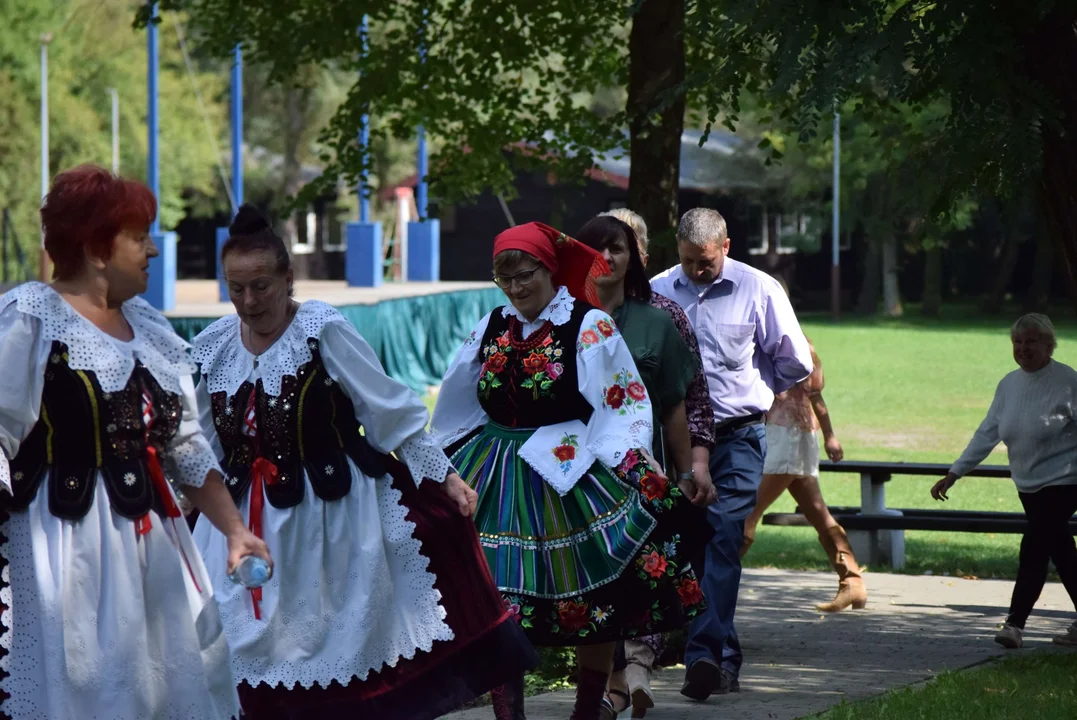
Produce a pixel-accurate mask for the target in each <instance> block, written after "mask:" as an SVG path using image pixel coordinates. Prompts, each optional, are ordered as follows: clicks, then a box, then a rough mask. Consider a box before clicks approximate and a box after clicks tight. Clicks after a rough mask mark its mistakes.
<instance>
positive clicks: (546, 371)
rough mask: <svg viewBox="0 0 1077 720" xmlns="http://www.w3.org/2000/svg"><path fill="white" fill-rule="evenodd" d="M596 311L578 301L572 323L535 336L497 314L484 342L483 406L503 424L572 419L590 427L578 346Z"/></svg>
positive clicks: (521, 425) (553, 422) (524, 425)
mask: <svg viewBox="0 0 1077 720" xmlns="http://www.w3.org/2000/svg"><path fill="white" fill-rule="evenodd" d="M591 310H594V307H592V306H591V305H588V304H587V303H585V302H582V301H580V300H576V301H575V302H573V305H572V314H571V316H570V317H569V320H568V322H566V323H565V324H563V325H554V324H553V323H552V322H547V323H545V324H543V325H542V326H540V327H539V329H538V330H536V331H535V332H533V333H532V334H531V335H530V336H529V337H526V338H524V337H522V332H523V327H522V324H521V323H520V322H519V321H518V320H517V319H516V318H515V317H505V316H504V315H503V314H502V311H501V308H498V309H497V310H494V311H493V313H491V315H490V321H489V323H488V324H487V326H486V332H485V333H484V334H483V337H482V345H481V346H480V350H479V353H480V357H481V358H482V361H483V365H482V370H481V371H480V374H479V387H478V395H479V404H480V405H481V406H482V409H483V410H485V411H486V414H487V415H488V416H489V417H490V419H491V420H493V421H494V422H495V423H497V424H498V425H503V426H505V427H515V428H538V427H544V426H547V425H556V424H557V423H561V422H566V421H568V420H582V421H583V422H585V423H586V422H587V421H588V420H590V419H591V413H592V412H593V410H592V408H591V405H590V403H588V402H587V400H586V398H584V397H583V395H582V394H581V393H580V385H579V369H578V368H577V366H576V342H577V339H578V337H579V334H580V328H581V326H582V325H583V319H584V317H585V316H586V315H587V313H588V312H590V311H591Z"/></svg>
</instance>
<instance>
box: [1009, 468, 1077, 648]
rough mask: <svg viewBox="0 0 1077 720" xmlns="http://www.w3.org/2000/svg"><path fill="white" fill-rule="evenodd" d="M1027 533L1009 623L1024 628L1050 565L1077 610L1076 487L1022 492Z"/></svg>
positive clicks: (1022, 541)
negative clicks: (1073, 531) (1072, 530)
mask: <svg viewBox="0 0 1077 720" xmlns="http://www.w3.org/2000/svg"><path fill="white" fill-rule="evenodd" d="M1018 495H1019V496H1020V498H1021V504H1022V505H1024V506H1025V517H1026V518H1028V531H1027V532H1025V534H1024V536H1023V537H1022V538H1021V556H1020V562H1019V565H1018V568H1017V582H1016V583H1015V584H1014V586H1013V597H1012V598H1011V599H1010V615H1009V617H1008V618H1007V619H1006V622H1008V623H1010V624H1011V625H1015V626H1017V627H1019V628H1024V627H1025V621H1026V620H1028V616H1029V614H1030V613H1031V612H1032V608H1033V606H1034V605H1035V604H1036V601H1037V600H1039V598H1040V592H1041V591H1042V590H1043V584H1044V583H1045V582H1047V562H1048V561H1051V562H1054V564H1055V569H1056V570H1057V571H1058V576H1059V578H1061V580H1062V585H1063V586H1064V587H1065V588H1066V592H1067V593H1069V596H1070V600H1072V601H1073V603H1074V607H1075V608H1077V545H1075V544H1074V542H1073V535H1071V534H1070V531H1069V527H1068V523H1069V521H1070V518H1071V517H1073V514H1074V513H1075V512H1077V485H1049V486H1048V487H1045V488H1043V489H1042V490H1037V491H1036V492H1032V493H1023V492H1019V493H1018Z"/></svg>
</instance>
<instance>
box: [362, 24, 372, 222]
mask: <svg viewBox="0 0 1077 720" xmlns="http://www.w3.org/2000/svg"><path fill="white" fill-rule="evenodd" d="M369 31H370V23H369V20H368V19H367V16H366V15H364V16H363V24H362V25H360V26H359V38H360V45H361V47H362V50H361V52H362V53H363V57H364V58H365V57H366V54H367V49H368V47H367V37H368V33H369ZM359 80H360V82H362V77H361V76H360V79H359ZM359 144H360V145H361V146H362V148H363V168H364V169H363V172H364V174H365V173H366V165H367V158H369V157H370V151H369V148H368V146H369V145H370V116H369V115H367V114H366V113H363V116H362V117H361V118H360V119H359ZM359 222H361V223H368V222H370V188H369V187H368V185H367V183H366V180H365V175H364V179H361V180H360V181H359Z"/></svg>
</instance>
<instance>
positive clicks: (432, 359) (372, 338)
mask: <svg viewBox="0 0 1077 720" xmlns="http://www.w3.org/2000/svg"><path fill="white" fill-rule="evenodd" d="M504 303H505V295H504V294H503V293H502V292H501V291H500V290H498V289H497V288H496V287H494V288H490V289H488V290H460V291H457V292H448V293H438V294H436V295H420V296H417V297H409V298H399V299H394V300H383V301H382V302H379V303H377V304H375V305H345V306H343V307H339V308H337V309H338V310H340V312H341V314H342V315H344V317H346V318H348V320H350V321H351V323H352V324H353V325H355V327H356V328H357V329H358V330H359V333H360V334H361V335H362V336H363V337H364V338H365V339H366V341H367V342H368V343H370V345H371V347H373V348H374V352H376V353H377V354H378V357H379V358H380V359H381V362H382V364H383V365H384V366H385V371H386V372H387V373H389V375H390V376H392V377H394V378H396V379H397V380H400V381H401V382H404V383H407V384H408V385H409V386H411V388H412V389H413V390H415V391H416V392H420V393H423V392H425V391H426V388H427V387H429V386H431V385H438V384H440V383H441V378H442V377H443V376H444V375H445V371H446V370H447V369H448V367H449V363H450V362H452V359H453V356H454V355H455V354H456V351H457V350H458V349H459V348H460V345H461V344H462V343H463V342H464V339H465V338H466V337H467V335H468V333H470V332H471V330H472V329H473V328H474V327H475V324H476V323H478V322H479V320H481V319H482V316H483V315H485V314H486V313H488V312H490V311H491V310H493V309H494V308H495V307H497V306H499V305H503V304H504ZM214 319H215V318H191V317H187V318H169V320H170V321H171V322H172V327H174V328H175V329H176V332H177V333H179V334H180V336H182V337H184V338H186V339H187V340H192V339H193V338H194V336H195V335H197V334H198V333H200V332H201V331H202V330H204V329H205V328H206V327H208V326H209V324H210V323H212V322H213V321H214Z"/></svg>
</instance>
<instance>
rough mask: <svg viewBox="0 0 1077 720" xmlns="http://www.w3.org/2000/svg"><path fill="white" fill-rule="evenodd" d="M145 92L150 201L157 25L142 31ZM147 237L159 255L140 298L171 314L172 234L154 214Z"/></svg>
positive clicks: (156, 172) (155, 183)
mask: <svg viewBox="0 0 1077 720" xmlns="http://www.w3.org/2000/svg"><path fill="white" fill-rule="evenodd" d="M153 15H154V16H155V17H156V15H157V5H156V4H154V6H153ZM146 64H147V68H146V91H147V95H148V98H149V103H148V107H147V109H146V131H147V134H148V136H149V137H148V139H147V140H148V141H147V146H148V152H147V155H148V159H147V167H146V183H147V184H148V185H149V187H150V190H151V191H152V192H153V195H154V197H156V198H160V196H161V172H160V147H159V145H158V140H159V137H158V136H159V130H160V128H159V124H158V104H157V94H158V93H157V72H158V65H159V58H158V51H157V25H156V24H154V23H150V25H149V27H148V28H147V30H146ZM150 237H151V238H152V239H153V243H154V244H155V245H156V246H157V249H158V251H160V255H158V256H157V257H156V258H154V259H153V260H152V261H150V270H149V281H148V282H147V283H146V292H145V293H143V297H144V298H145V299H146V301H147V302H148V303H150V305H152V306H153V307H155V308H157V309H158V310H162V311H164V310H171V309H172V308H174V307H175V306H176V234H175V233H171V232H166V233H162V232H161V216H160V213H158V215H157V217H155V218H154V220H153V224H152V225H150Z"/></svg>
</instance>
